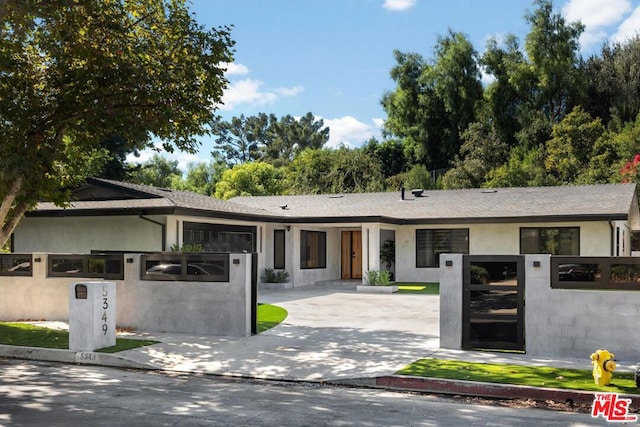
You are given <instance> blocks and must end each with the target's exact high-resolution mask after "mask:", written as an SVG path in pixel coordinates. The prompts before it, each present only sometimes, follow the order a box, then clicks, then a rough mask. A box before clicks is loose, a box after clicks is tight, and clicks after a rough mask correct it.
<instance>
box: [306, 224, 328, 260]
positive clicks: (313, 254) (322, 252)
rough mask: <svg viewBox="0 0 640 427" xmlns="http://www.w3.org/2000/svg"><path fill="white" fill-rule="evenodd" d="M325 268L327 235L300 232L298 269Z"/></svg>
mask: <svg viewBox="0 0 640 427" xmlns="http://www.w3.org/2000/svg"><path fill="white" fill-rule="evenodd" d="M326 267H327V233H325V232H323V231H305V230H302V231H301V232H300V268H326Z"/></svg>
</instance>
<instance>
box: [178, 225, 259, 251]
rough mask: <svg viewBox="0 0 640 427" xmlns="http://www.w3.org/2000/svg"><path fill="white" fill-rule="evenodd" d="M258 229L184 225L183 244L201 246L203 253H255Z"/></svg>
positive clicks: (238, 226) (233, 226)
mask: <svg viewBox="0 0 640 427" xmlns="http://www.w3.org/2000/svg"><path fill="white" fill-rule="evenodd" d="M255 241H256V227H250V226H241V225H228V224H204V223H197V222H187V221H185V223H184V232H183V243H184V244H185V245H200V246H202V252H225V253H228V252H255V251H256V243H255Z"/></svg>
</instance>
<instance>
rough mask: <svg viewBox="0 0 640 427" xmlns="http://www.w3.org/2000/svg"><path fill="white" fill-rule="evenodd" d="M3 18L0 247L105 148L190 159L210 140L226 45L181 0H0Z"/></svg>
mask: <svg viewBox="0 0 640 427" xmlns="http://www.w3.org/2000/svg"><path fill="white" fill-rule="evenodd" d="M0 17H1V18H2V19H1V21H0V22H1V24H0V64H1V67H0V70H1V71H0V198H1V199H2V204H1V205H0V226H1V227H2V228H1V230H0V241H1V242H4V241H6V239H7V238H8V237H9V235H10V233H11V232H12V231H13V229H14V228H15V226H16V225H17V223H18V221H19V220H20V219H21V218H22V216H23V215H24V213H25V212H26V211H27V210H28V209H30V208H31V207H33V206H34V205H35V203H36V202H37V201H38V200H43V199H45V200H51V201H55V202H57V203H59V204H63V203H65V202H66V201H68V199H69V196H70V192H68V191H60V188H68V187H69V186H71V185H74V184H76V183H78V182H79V180H80V179H82V178H84V176H85V175H86V174H87V173H91V174H93V173H95V170H94V169H93V168H88V167H86V165H87V164H89V163H90V162H91V161H92V160H93V159H95V157H96V156H98V157H100V155H101V154H104V150H103V148H104V147H103V146H102V145H101V141H103V140H104V138H109V137H111V136H113V135H118V137H121V138H123V140H124V141H126V149H130V150H137V149H142V148H144V147H151V146H152V144H151V141H152V138H153V137H155V138H156V139H157V140H159V141H160V142H161V144H162V147H163V148H164V149H165V150H167V151H172V150H173V149H174V148H177V149H180V150H186V151H193V150H194V149H195V147H196V146H197V139H196V137H197V136H198V135H203V134H205V133H206V132H207V125H208V124H209V123H210V122H211V121H212V120H213V118H214V111H215V107H214V108H212V106H215V105H217V104H220V102H221V98H222V91H223V89H224V88H225V87H226V84H227V81H226V80H225V78H224V71H225V69H224V64H225V63H228V62H230V61H231V60H232V51H231V48H232V46H233V41H232V40H231V38H230V32H229V31H230V30H229V28H228V27H221V28H218V29H214V30H205V29H204V28H203V27H202V26H200V25H198V24H197V22H196V21H195V20H194V19H193V18H192V16H191V14H190V13H189V10H188V8H187V6H186V2H185V0H173V1H164V0H132V1H126V2H125V1H119V0H86V1H83V2H68V1H66V0H50V1H46V2H36V1H22V0H6V1H3V2H2V3H0ZM103 165H104V163H103Z"/></svg>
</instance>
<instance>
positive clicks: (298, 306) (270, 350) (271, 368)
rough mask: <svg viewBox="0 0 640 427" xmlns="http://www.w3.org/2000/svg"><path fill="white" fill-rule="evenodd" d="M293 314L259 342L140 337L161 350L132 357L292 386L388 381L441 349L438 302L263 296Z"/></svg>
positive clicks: (319, 291) (314, 293)
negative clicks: (384, 377) (151, 340)
mask: <svg viewBox="0 0 640 427" xmlns="http://www.w3.org/2000/svg"><path fill="white" fill-rule="evenodd" d="M258 299H259V302H262V303H269V304H276V305H279V306H281V307H284V308H285V309H287V311H288V312H289V315H288V317H287V318H286V319H285V321H284V322H283V323H282V324H280V325H278V326H277V327H275V328H272V329H270V330H268V331H266V332H263V333H261V334H259V335H255V336H251V337H244V338H233V337H212V336H193V335H185V334H171V333H164V334H154V333H144V334H141V336H142V337H144V338H157V339H158V340H160V341H161V344H156V345H153V346H150V347H145V348H141V349H136V350H130V351H128V352H124V353H129V354H128V355H127V357H129V358H131V359H133V360H135V361H137V362H140V363H144V364H151V365H154V366H157V367H159V368H162V369H168V370H177V371H190V372H203V373H211V374H220V375H238V376H249V377H256V378H272V379H291V380H337V379H352V378H371V377H376V376H382V375H390V374H392V373H393V372H395V371H397V370H398V369H400V368H402V367H403V366H405V365H406V364H408V363H410V362H412V361H414V360H416V359H419V358H422V357H426V356H429V355H430V354H433V353H434V352H435V351H437V350H438V346H439V338H438V329H439V320H438V319H439V297H438V296H434V295H407V294H385V295H380V294H365V293H357V292H356V291H355V285H313V286H305V287H301V288H294V289H290V290H267V291H260V292H259V298H258Z"/></svg>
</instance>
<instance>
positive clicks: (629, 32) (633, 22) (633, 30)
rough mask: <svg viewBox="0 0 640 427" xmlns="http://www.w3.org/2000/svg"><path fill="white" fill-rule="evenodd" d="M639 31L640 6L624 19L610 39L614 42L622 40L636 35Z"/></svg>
mask: <svg viewBox="0 0 640 427" xmlns="http://www.w3.org/2000/svg"><path fill="white" fill-rule="evenodd" d="M639 32H640V6H639V7H637V8H636V10H634V11H633V13H632V14H631V15H630V16H629V17H628V18H627V19H625V20H624V22H623V23H622V24H620V27H618V31H617V32H616V33H615V34H614V35H613V37H612V39H613V41H616V42H624V41H626V40H628V39H629V38H631V37H634V36H636V35H637V34H638V33H639Z"/></svg>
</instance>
